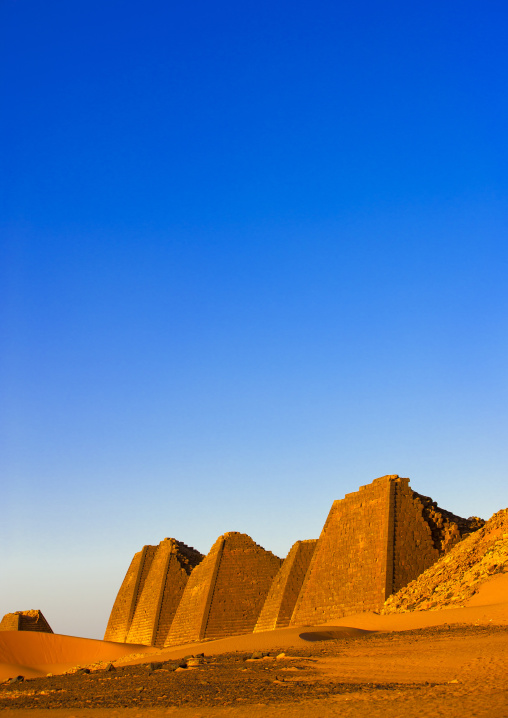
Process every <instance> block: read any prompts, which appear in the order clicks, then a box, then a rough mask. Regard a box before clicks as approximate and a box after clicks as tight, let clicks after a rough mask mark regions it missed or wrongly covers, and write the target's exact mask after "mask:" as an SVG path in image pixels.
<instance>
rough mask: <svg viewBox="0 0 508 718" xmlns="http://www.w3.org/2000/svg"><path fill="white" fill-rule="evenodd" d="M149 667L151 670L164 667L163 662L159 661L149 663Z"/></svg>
mask: <svg viewBox="0 0 508 718" xmlns="http://www.w3.org/2000/svg"><path fill="white" fill-rule="evenodd" d="M146 667H147V669H148V670H149V671H150V672H151V671H158V670H159V668H162V663H159V662H158V661H153V662H152V663H147V666H146Z"/></svg>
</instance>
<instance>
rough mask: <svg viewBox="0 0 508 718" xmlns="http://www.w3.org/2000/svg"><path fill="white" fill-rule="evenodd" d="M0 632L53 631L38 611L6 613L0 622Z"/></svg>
mask: <svg viewBox="0 0 508 718" xmlns="http://www.w3.org/2000/svg"><path fill="white" fill-rule="evenodd" d="M0 631H38V632H40V633H53V629H52V628H51V626H50V625H49V623H48V622H47V621H46V619H45V618H44V616H43V615H42V611H39V610H32V611H16V612H15V613H6V614H5V616H4V617H3V618H2V620H1V621H0Z"/></svg>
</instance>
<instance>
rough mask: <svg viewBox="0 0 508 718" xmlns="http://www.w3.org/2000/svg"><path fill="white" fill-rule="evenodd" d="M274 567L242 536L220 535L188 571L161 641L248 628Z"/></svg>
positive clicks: (275, 563) (274, 562)
mask: <svg viewBox="0 0 508 718" xmlns="http://www.w3.org/2000/svg"><path fill="white" fill-rule="evenodd" d="M280 565H281V559H279V558H278V557H277V556H274V555H273V554H272V553H271V552H270V551H265V549H263V548H262V547H261V546H258V545H257V544H256V543H254V541H253V540H252V539H251V538H250V537H249V536H247V535H246V534H241V533H238V532H236V531H232V532H229V533H226V534H224V536H220V537H219V538H218V539H217V541H216V542H215V543H214V545H213V546H212V548H211V550H210V553H209V554H208V555H207V556H206V558H205V559H204V560H203V561H202V563H201V564H200V565H199V566H197V567H196V568H195V569H194V571H193V572H192V574H191V576H190V578H189V581H188V582H187V586H186V587H185V591H184V594H183V596H182V600H181V601H180V605H179V606H178V609H177V611H176V615H175V618H174V619H173V623H172V626H171V629H170V631H169V634H168V637H167V639H166V643H165V645H166V646H171V645H181V644H184V643H190V642H192V641H199V640H203V639H205V638H207V639H211V638H222V637H224V636H233V635H238V634H241V633H249V632H250V631H252V630H253V629H254V626H255V624H256V620H257V618H258V616H259V612H260V611H261V608H262V606H263V603H264V601H265V599H266V596H267V594H268V591H269V589H270V586H271V584H272V581H273V579H274V577H275V575H276V574H277V572H278V570H279V568H280Z"/></svg>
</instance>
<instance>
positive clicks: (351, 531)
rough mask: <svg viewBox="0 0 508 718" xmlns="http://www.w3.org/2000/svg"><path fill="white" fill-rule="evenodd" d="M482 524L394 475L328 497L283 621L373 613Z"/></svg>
mask: <svg viewBox="0 0 508 718" xmlns="http://www.w3.org/2000/svg"><path fill="white" fill-rule="evenodd" d="M481 525H482V522H481V519H462V518H460V517H459V516H455V515H454V514H452V513H450V512H448V511H444V510H443V509H440V508H439V507H438V506H437V504H436V503H435V502H433V501H432V500H431V499H429V498H428V497H425V496H421V495H420V494H417V493H416V492H415V491H412V490H411V489H410V487H409V479H404V478H400V477H399V476H397V475H390V476H382V477H381V478H379V479H376V480H375V481H373V482H372V483H371V484H368V485H367V486H361V487H360V490H359V491H356V492H354V493H351V494H347V495H346V497H345V498H344V499H341V500H340V501H334V503H333V505H332V508H331V510H330V513H329V515H328V518H327V520H326V523H325V525H324V527H323V530H322V532H321V536H320V537H319V540H318V544H317V546H316V550H315V552H314V555H313V557H312V560H311V562H310V565H309V570H308V571H307V575H306V577H305V580H304V582H303V585H302V589H301V591H300V595H299V597H298V600H297V602H296V606H295V610H294V612H293V616H292V618H291V622H290V625H293V626H301V625H310V624H314V625H316V624H319V623H323V622H326V621H330V620H334V619H336V618H341V617H342V616H347V615H351V614H353V613H360V612H362V611H379V609H380V608H381V607H382V606H383V604H384V602H385V600H386V599H387V598H388V596H390V595H391V594H392V593H395V592H397V591H398V590H399V589H400V588H402V587H403V586H405V585H407V584H408V583H409V582H410V581H412V580H413V579H414V578H416V577H417V576H418V575H419V574H421V573H422V572H423V571H425V569H427V568H428V567H429V566H431V565H432V564H433V563H434V562H435V561H437V559H438V558H439V557H440V556H442V555H443V554H444V553H446V552H447V551H449V550H450V549H451V548H452V547H453V546H454V545H455V544H456V543H458V542H459V541H460V540H461V539H462V537H463V536H465V535H467V534H468V533H471V532H472V531H475V530H476V529H478V528H479V526H481Z"/></svg>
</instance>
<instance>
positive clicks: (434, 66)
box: [0, 0, 508, 637]
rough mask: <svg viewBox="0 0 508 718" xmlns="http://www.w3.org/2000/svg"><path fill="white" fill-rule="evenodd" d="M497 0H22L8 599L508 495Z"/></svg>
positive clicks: (0, 42)
mask: <svg viewBox="0 0 508 718" xmlns="http://www.w3.org/2000/svg"><path fill="white" fill-rule="evenodd" d="M507 21H508V9H507V6H506V2H504V1H503V2H501V1H499V2H490V1H489V0H483V1H482V2H468V1H467V0H466V1H464V0H462V1H461V2H449V1H447V0H440V2H433V1H432V0H431V1H430V2H429V1H428V0H427V1H426V2H416V3H407V2H402V1H400V2H390V1H389V0H388V1H386V0H385V1H384V2H372V1H371V2H366V1H362V0H359V1H358V2H355V3H344V2H337V1H336V0H335V1H334V2H319V1H317V2H312V3H310V2H308V1H306V2H298V1H295V0H292V1H291V2H287V1H286V0H280V1H279V2H276V3H274V2H266V1H265V0H256V2H250V0H248V1H247V2H242V3H237V2H235V3H234V2H225V1H221V0H219V1H218V2H214V3H209V2H203V1H202V0H194V1H193V2H192V3H188V4H186V3H174V2H162V0H145V2H143V3H134V2H132V1H126V0H122V2H120V1H119V0H118V1H113V0H101V1H100V2H98V0H87V1H86V2H83V1H82V0H73V2H68V1H66V2H63V1H61V2H55V1H54V0H44V1H42V0H41V1H40V2H36V1H35V0H26V1H23V0H1V2H0V53H1V57H0V67H1V68H2V69H1V87H0V91H1V96H2V98H3V110H2V113H1V115H0V123H1V127H0V130H1V132H0V135H1V138H2V139H1V145H2V155H1V163H2V173H1V207H0V231H1V254H0V293H1V294H0V301H1V327H0V328H1V343H2V358H1V367H0V378H1V387H0V391H1V397H0V398H1V445H0V471H1V475H2V490H1V504H2V516H3V520H2V523H1V524H0V560H1V571H0V580H1V582H2V587H1V592H0V615H1V614H3V613H5V612H7V611H15V610H21V609H28V608H40V609H42V611H43V612H44V614H45V615H46V617H47V619H48V620H49V622H50V623H51V625H52V626H53V628H54V630H55V631H57V632H60V633H70V634H78V635H85V636H91V637H102V634H103V631H104V628H105V625H106V622H107V618H108V615H109V611H110V609H111V605H112V603H113V600H114V597H115V595H116V592H117V590H118V588H119V586H120V583H121V580H122V578H123V575H124V573H125V571H126V569H127V566H128V564H129V562H130V559H131V557H132V555H133V554H134V552H135V551H137V550H139V549H140V548H141V546H143V544H147V543H158V542H159V541H160V540H162V539H163V538H164V537H166V536H174V537H176V538H178V539H180V540H183V541H185V542H186V543H188V544H190V545H193V546H195V547H196V548H198V549H199V550H201V551H202V552H206V551H207V550H208V549H209V547H210V546H211V544H212V543H213V541H214V540H215V538H216V537H217V536H218V535H220V534H221V533H223V532H225V531H229V530H240V531H244V532H246V533H248V534H250V535H251V536H252V537H253V538H254V540H255V541H257V542H258V543H260V544H261V545H263V546H264V547H266V548H268V549H271V550H272V551H274V552H275V553H277V554H278V555H280V556H283V555H285V554H286V553H287V551H288V550H289V548H290V546H291V544H292V543H293V542H294V541H295V540H297V539H306V538H313V537H317V536H318V535H319V532H320V530H321V527H322V525H323V523H324V520H325V518H326V515H327V513H328V510H329V508H330V505H331V503H332V501H333V500H334V499H337V498H342V497H343V496H344V494H345V493H347V492H350V491H354V490H356V489H357V487H358V486H359V485H361V484H365V483H369V482H370V481H372V480H373V479H374V478H376V477H377V476H381V475H383V474H386V473H398V474H400V475H402V476H409V477H410V478H411V481H412V486H413V488H414V489H415V490H417V491H419V492H421V493H424V494H428V495H431V496H432V497H433V498H434V499H435V500H437V501H438V502H439V504H440V505H441V506H443V507H444V508H446V509H449V510H452V511H455V512H456V513H459V514H461V515H464V516H470V515H473V514H476V515H480V516H483V517H485V518H487V517H489V516H490V515H491V514H492V513H493V512H494V511H496V510H498V509H500V508H504V507H506V506H507V504H508V501H507V464H508V451H507V441H506V436H507V428H508V427H507V415H508V409H507V406H508V402H507V384H508V369H507V366H508V364H507V349H508V312H507V309H508V307H507V300H508V288H507V277H508V242H507V226H508V222H507V220H508V202H507V199H508V151H507V150H508V142H507V127H508V82H507V77H508V63H507V47H506V28H507Z"/></svg>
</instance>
